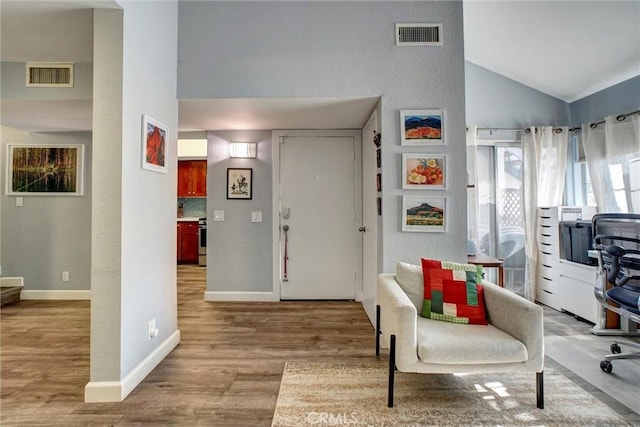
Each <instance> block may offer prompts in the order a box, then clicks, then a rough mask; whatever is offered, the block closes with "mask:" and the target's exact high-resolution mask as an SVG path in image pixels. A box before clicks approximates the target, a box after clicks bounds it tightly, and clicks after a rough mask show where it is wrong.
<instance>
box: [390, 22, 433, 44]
mask: <svg viewBox="0 0 640 427" xmlns="http://www.w3.org/2000/svg"><path fill="white" fill-rule="evenodd" d="M396 46H442V24H396Z"/></svg>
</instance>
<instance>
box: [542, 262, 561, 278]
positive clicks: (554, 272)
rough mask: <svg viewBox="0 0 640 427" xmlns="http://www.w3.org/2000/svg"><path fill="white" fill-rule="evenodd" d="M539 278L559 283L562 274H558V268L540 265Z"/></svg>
mask: <svg viewBox="0 0 640 427" xmlns="http://www.w3.org/2000/svg"><path fill="white" fill-rule="evenodd" d="M537 277H538V278H543V277H544V278H545V279H547V280H551V281H553V282H557V281H558V279H560V274H559V273H558V267H552V266H548V265H546V264H540V263H538V276H537Z"/></svg>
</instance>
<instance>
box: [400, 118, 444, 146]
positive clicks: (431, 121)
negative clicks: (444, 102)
mask: <svg viewBox="0 0 640 427" xmlns="http://www.w3.org/2000/svg"><path fill="white" fill-rule="evenodd" d="M400 143H401V145H434V144H444V111H443V110H402V111H400Z"/></svg>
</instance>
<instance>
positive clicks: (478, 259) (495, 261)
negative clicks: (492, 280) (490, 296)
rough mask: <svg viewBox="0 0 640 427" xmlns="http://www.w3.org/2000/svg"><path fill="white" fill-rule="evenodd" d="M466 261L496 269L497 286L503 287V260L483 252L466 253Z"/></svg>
mask: <svg viewBox="0 0 640 427" xmlns="http://www.w3.org/2000/svg"><path fill="white" fill-rule="evenodd" d="M467 262H468V263H469V264H474V265H481V266H483V267H487V268H497V269H498V286H500V287H501V288H503V287H504V267H503V263H504V261H503V260H501V259H499V258H493V257H490V256H488V255H485V254H477V255H468V256H467Z"/></svg>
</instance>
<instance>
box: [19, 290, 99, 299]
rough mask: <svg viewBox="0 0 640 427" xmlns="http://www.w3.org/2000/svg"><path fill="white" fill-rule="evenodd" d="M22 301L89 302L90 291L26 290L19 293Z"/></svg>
mask: <svg viewBox="0 0 640 427" xmlns="http://www.w3.org/2000/svg"><path fill="white" fill-rule="evenodd" d="M20 299H23V300H28V299H31V300H37V299H41V300H87V301H90V300H91V291H79V290H78V291H72V290H26V291H21V292H20Z"/></svg>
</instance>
